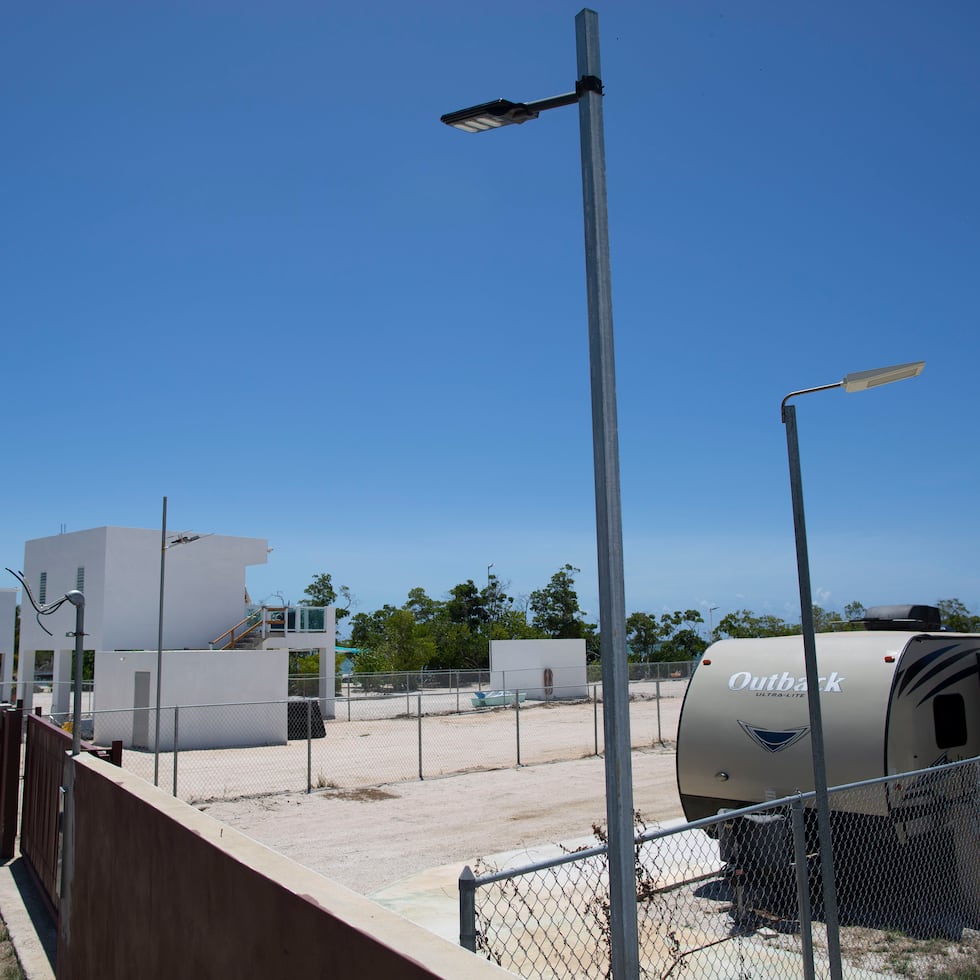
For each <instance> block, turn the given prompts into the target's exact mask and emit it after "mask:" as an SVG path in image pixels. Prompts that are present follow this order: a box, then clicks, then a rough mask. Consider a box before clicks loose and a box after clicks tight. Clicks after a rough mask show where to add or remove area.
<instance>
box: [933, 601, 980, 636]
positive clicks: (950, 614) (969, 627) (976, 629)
mask: <svg viewBox="0 0 980 980" xmlns="http://www.w3.org/2000/svg"><path fill="white" fill-rule="evenodd" d="M936 605H937V606H938V607H939V615H940V622H941V623H942V624H943V626H945V627H946V629H949V630H952V631H953V632H954V633H980V616H974V615H973V614H972V613H971V612H970V610H969V609H967V608H966V606H965V605H964V604H963V603H962V602H960V600H959V599H940V600H939V601H938V602H937V603H936Z"/></svg>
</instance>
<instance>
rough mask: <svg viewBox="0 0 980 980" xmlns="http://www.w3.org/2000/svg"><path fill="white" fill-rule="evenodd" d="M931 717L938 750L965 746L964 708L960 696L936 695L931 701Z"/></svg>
mask: <svg viewBox="0 0 980 980" xmlns="http://www.w3.org/2000/svg"><path fill="white" fill-rule="evenodd" d="M932 717H933V720H934V721H935V723H936V744H937V745H938V746H939V748H941V749H952V748H955V747H956V746H958V745H966V706H965V704H964V702H963V695H962V694H937V695H936V696H935V697H934V698H933V699H932Z"/></svg>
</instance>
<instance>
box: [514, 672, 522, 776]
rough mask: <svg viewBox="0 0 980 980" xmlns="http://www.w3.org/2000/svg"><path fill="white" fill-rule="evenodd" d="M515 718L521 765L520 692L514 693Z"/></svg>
mask: <svg viewBox="0 0 980 980" xmlns="http://www.w3.org/2000/svg"><path fill="white" fill-rule="evenodd" d="M514 718H515V719H516V722H517V725H516V727H517V764H518V765H520V764H521V697H520V691H517V690H515V691H514Z"/></svg>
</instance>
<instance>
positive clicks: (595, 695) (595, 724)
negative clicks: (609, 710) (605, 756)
mask: <svg viewBox="0 0 980 980" xmlns="http://www.w3.org/2000/svg"><path fill="white" fill-rule="evenodd" d="M592 737H593V739H594V741H595V754H596V755H598V754H599V691H598V689H597V687H596V685H595V684H593V685H592Z"/></svg>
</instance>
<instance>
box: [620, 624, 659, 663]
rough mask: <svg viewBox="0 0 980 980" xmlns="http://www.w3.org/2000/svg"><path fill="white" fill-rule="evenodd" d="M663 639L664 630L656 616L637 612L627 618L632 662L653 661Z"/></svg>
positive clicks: (627, 633)
mask: <svg viewBox="0 0 980 980" xmlns="http://www.w3.org/2000/svg"><path fill="white" fill-rule="evenodd" d="M663 638H664V637H663V628H662V627H661V625H660V623H658V622H657V617H656V616H653V615H651V614H650V613H645V612H635V613H630V614H629V616H627V617H626V642H627V643H628V644H629V649H630V660H638V661H646V660H652V659H653V656H654V654H655V652H656V649H657V646H658V644H659V643H660V642H661V641H662V640H663Z"/></svg>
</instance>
